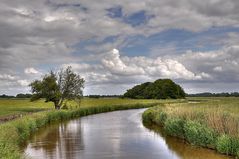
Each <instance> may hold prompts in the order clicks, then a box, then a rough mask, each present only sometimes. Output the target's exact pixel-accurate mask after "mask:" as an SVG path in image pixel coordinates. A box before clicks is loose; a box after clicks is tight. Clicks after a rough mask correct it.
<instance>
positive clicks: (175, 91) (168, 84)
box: [124, 79, 185, 99]
mask: <svg viewBox="0 0 239 159" xmlns="http://www.w3.org/2000/svg"><path fill="white" fill-rule="evenodd" d="M124 97H127V98H135V99H167V98H172V99H177V98H185V92H184V91H183V89H182V88H181V87H180V86H179V85H177V84H176V83H174V82H173V81H172V80H170V79H158V80H156V81H154V82H153V83H151V82H146V83H143V84H141V85H137V86H135V87H133V88H132V89H129V90H127V92H126V93H125V94H124Z"/></svg>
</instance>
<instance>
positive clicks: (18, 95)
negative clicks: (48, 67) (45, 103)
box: [0, 93, 32, 98]
mask: <svg viewBox="0 0 239 159" xmlns="http://www.w3.org/2000/svg"><path fill="white" fill-rule="evenodd" d="M31 96H32V95H31V94H28V93H27V94H23V93H19V94H17V95H16V96H11V95H6V94H3V95H0V98H31Z"/></svg>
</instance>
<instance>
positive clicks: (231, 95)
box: [186, 92, 239, 97]
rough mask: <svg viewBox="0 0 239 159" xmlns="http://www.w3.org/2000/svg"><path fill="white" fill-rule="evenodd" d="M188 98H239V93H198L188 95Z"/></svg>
mask: <svg viewBox="0 0 239 159" xmlns="http://www.w3.org/2000/svg"><path fill="white" fill-rule="evenodd" d="M186 96H187V97H239V93H238V92H232V93H225V92H223V93H210V92H205V93H196V94H187V95H186Z"/></svg>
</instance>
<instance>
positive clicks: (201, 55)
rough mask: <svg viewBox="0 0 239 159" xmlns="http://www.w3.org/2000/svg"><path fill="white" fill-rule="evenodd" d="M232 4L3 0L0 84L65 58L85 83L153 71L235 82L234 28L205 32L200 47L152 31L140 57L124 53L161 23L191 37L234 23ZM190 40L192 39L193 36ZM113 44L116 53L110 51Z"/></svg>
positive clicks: (137, 78) (133, 78)
mask: <svg viewBox="0 0 239 159" xmlns="http://www.w3.org/2000/svg"><path fill="white" fill-rule="evenodd" d="M222 6H223V7H222ZM238 7H239V1H235V0H227V1H223V0H208V1H207V2H205V3H201V2H200V1H198V0H178V1H175V0H160V1H156V0H142V1H140V2H139V1H138V0H121V1H112V0H102V1H101V2H100V3H99V2H98V1H96V0H91V1H87V0H81V1H76V0H61V1H59V0H48V1H42V0H34V1H27V0H22V1H14V2H13V1H7V0H3V1H1V7H0V26H1V28H0V81H1V83H2V85H1V86H0V87H1V89H4V90H7V89H6V88H9V89H12V90H14V88H16V87H17V86H19V89H20V87H21V88H22V86H24V85H26V83H27V81H31V80H33V79H34V78H35V77H39V76H40V74H41V72H42V73H44V72H47V71H49V70H50V69H52V68H58V67H60V66H63V65H64V64H66V65H72V67H73V69H75V70H77V71H78V72H80V73H82V74H83V75H84V76H85V78H87V80H89V84H91V85H105V87H106V85H107V83H110V84H112V83H114V84H122V85H127V86H129V85H130V84H133V83H137V82H142V81H146V80H153V79H156V78H173V79H175V80H178V81H180V82H182V83H183V82H184V83H186V82H187V83H188V82H192V83H196V82H212V81H214V82H224V83H226V82H228V81H232V82H237V81H239V75H238V73H239V72H238V71H237V69H236V68H238V63H239V61H238V55H239V54H238V44H239V38H238V30H236V29H234V30H233V31H231V32H230V33H228V34H226V35H223V36H220V37H218V36H216V35H212V36H210V37H207V38H208V39H207V40H205V41H206V42H210V43H213V44H216V45H219V46H220V47H217V48H213V49H211V48H206V49H205V50H202V51H200V50H199V51H195V50H197V49H194V50H192V51H188V52H185V53H184V52H181V50H180V49H178V48H177V47H178V46H176V45H174V44H172V43H170V42H169V43H168V44H167V45H165V46H163V47H160V46H158V41H157V38H156V39H155V40H154V41H153V42H152V43H153V44H154V46H151V45H149V46H147V42H146V44H145V46H146V47H151V48H149V49H148V50H149V53H150V54H151V55H153V56H154V57H151V56H150V55H148V54H147V53H144V55H141V56H139V55H138V54H139V51H138V50H139V49H138V48H136V49H138V50H136V51H135V50H133V51H129V52H127V49H125V48H129V50H130V47H131V46H134V45H135V44H136V43H137V38H138V37H152V36H155V35H159V33H161V32H163V31H168V30H175V29H176V30H183V31H187V32H193V33H195V34H194V35H195V36H197V35H198V34H197V33H201V32H203V31H210V30H211V29H213V28H219V30H220V28H221V29H222V30H223V29H225V28H228V27H230V28H238V27H239V16H238V15H239V10H238ZM114 8H117V9H116V10H115V9H114ZM109 11H111V13H110V14H109ZM119 11H120V14H117V13H116V12H119ZM6 17H8V18H6ZM172 36H174V35H172ZM175 36H177V35H175ZM131 38H132V39H133V40H130V39H131ZM192 39H193V40H192V43H193V44H195V45H196V44H197V40H195V39H194V38H192ZM179 41H180V37H179ZM206 42H205V43H206ZM205 43H203V44H202V45H206V44H205ZM113 48H118V49H119V50H121V52H119V51H118V50H117V49H114V50H113V51H109V50H111V49H113ZM208 50H211V51H208ZM158 51H160V53H158ZM175 52H177V53H175ZM178 52H180V55H177V56H175V54H178ZM158 55H160V56H158ZM170 55H172V56H170ZM39 70H41V72H40V71H39ZM26 75H27V76H26ZM33 75H34V76H33ZM7 80H9V81H7ZM12 90H11V91H12ZM11 91H9V92H10V93H11ZM0 93H1V92H0Z"/></svg>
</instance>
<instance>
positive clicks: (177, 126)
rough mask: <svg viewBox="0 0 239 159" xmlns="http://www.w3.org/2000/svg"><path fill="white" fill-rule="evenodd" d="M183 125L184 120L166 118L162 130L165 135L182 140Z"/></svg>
mask: <svg viewBox="0 0 239 159" xmlns="http://www.w3.org/2000/svg"><path fill="white" fill-rule="evenodd" d="M184 124H185V120H183V119H179V118H175V119H174V118H168V119H167V120H166V121H165V123H164V129H165V131H166V132H167V134H169V135H171V136H176V137H180V138H184V134H185V132H184Z"/></svg>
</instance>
